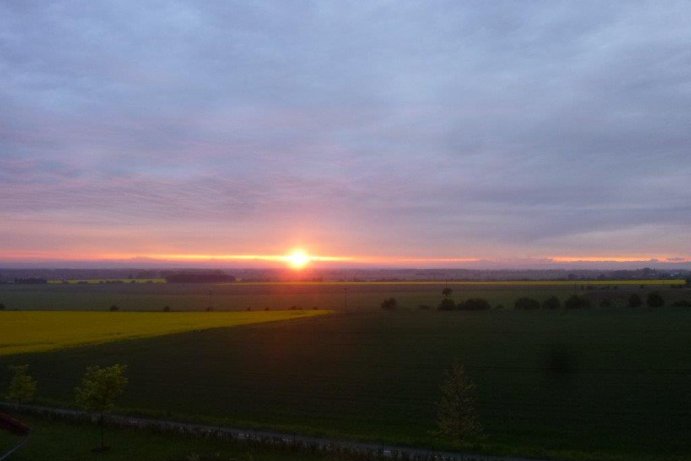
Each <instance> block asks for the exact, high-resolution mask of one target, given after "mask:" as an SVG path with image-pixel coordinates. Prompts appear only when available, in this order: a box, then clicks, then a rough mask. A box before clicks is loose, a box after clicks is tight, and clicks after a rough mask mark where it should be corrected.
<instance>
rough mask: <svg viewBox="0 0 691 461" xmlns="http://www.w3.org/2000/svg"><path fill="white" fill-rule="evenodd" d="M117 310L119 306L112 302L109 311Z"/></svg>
mask: <svg viewBox="0 0 691 461" xmlns="http://www.w3.org/2000/svg"><path fill="white" fill-rule="evenodd" d="M119 310H120V308H119V307H118V306H116V305H115V304H113V305H112V306H110V311H111V312H117V311H119Z"/></svg>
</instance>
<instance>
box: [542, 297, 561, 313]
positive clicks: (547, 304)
mask: <svg viewBox="0 0 691 461" xmlns="http://www.w3.org/2000/svg"><path fill="white" fill-rule="evenodd" d="M560 307H561V301H559V298H557V297H556V296H550V297H549V298H547V299H545V301H544V302H543V303H542V308H543V309H550V310H555V309H559V308H560Z"/></svg>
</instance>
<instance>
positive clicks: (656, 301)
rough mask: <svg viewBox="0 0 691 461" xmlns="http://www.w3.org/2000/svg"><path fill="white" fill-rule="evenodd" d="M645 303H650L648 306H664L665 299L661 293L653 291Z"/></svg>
mask: <svg viewBox="0 0 691 461" xmlns="http://www.w3.org/2000/svg"><path fill="white" fill-rule="evenodd" d="M645 303H646V304H647V305H648V307H662V306H664V305H665V299H664V298H663V297H662V295H661V294H660V293H658V292H657V291H653V292H652V293H649V294H648V297H647V298H646V299H645Z"/></svg>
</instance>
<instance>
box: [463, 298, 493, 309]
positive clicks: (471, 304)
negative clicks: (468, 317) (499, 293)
mask: <svg viewBox="0 0 691 461" xmlns="http://www.w3.org/2000/svg"><path fill="white" fill-rule="evenodd" d="M456 308H457V309H459V310H462V311H486V310H489V309H491V308H492V306H491V305H490V303H489V302H487V300H486V299H482V298H470V299H466V300H465V301H462V302H460V303H458V305H457V306H456Z"/></svg>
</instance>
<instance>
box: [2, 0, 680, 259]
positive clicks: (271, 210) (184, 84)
mask: <svg viewBox="0 0 691 461" xmlns="http://www.w3.org/2000/svg"><path fill="white" fill-rule="evenodd" d="M690 23H691V5H690V4H689V3H688V2H675V1H665V2H637V1H622V2H601V1H596V2H587V1H578V2H559V1H544V2H540V1H534V2H518V1H516V2H503V1H497V2H485V1H476V2H473V1H467V2H465V1H376V0H375V1H367V2H363V1H338V2H335V1H334V2H332V1H290V2H286V1H282V0H275V1H252V2H247V1H227V0H224V1H205V2H197V1H176V2H173V1H166V2H161V1H141V0H137V1H129V0H119V1H117V2H93V1H89V0H86V1H53V2H42V1H33V0H26V1H14V0H0V81H1V82H2V84H0V265H5V266H7V265H12V264H18V263H27V262H34V263H36V264H41V263H46V262H53V263H55V262H56V261H57V262H64V263H65V264H66V265H67V264H68V263H69V262H70V261H86V260H89V261H93V260H97V261H104V264H105V263H106V262H108V261H123V260H124V261H129V260H132V261H134V262H136V261H142V260H154V261H159V260H160V261H190V262H191V261H194V262H198V261H204V260H213V261H217V262H218V261H223V262H224V263H227V264H231V263H233V264H237V265H240V266H242V265H252V264H255V265H256V264H263V263H266V262H271V261H273V260H274V259H276V258H279V257H280V256H281V255H285V254H286V253H290V252H291V251H293V250H294V249H298V248H299V249H302V250H303V251H305V252H307V253H308V254H310V255H313V256H315V255H316V256H319V257H321V258H322V259H321V261H319V262H322V263H324V264H327V263H328V264H339V263H340V264H346V265H347V264H364V265H379V266H396V267H398V266H406V267H407V266H411V267H412V266H415V267H442V266H443V267H465V266H466V265H476V266H481V265H483V264H487V265H491V266H501V265H505V266H507V267H519V266H520V267H533V266H541V265H545V264H552V265H561V266H564V265H566V266H568V265H569V264H577V263H578V262H579V261H580V263H578V264H583V263H587V264H592V265H597V264H600V263H602V262H603V261H609V262H610V263H611V262H615V263H621V264H623V265H627V264H629V265H650V264H651V263H652V264H656V263H659V264H672V265H682V266H683V265H685V266H687V267H688V266H691V181H690V180H691V129H690V128H691V27H689V24H690ZM262 258H263V259H262ZM315 259H319V258H315Z"/></svg>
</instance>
